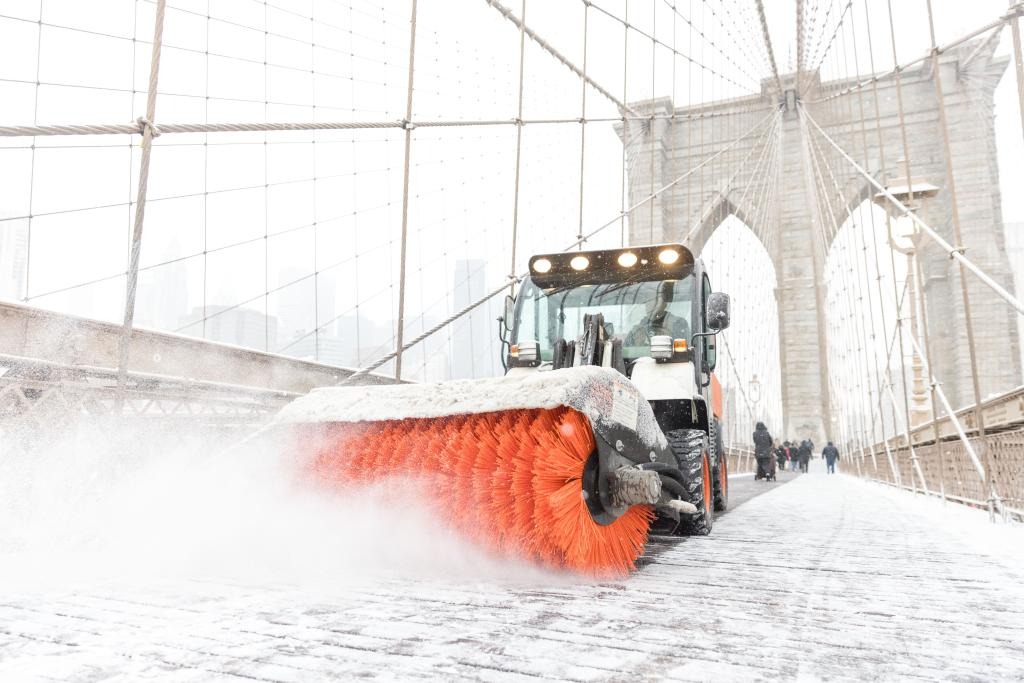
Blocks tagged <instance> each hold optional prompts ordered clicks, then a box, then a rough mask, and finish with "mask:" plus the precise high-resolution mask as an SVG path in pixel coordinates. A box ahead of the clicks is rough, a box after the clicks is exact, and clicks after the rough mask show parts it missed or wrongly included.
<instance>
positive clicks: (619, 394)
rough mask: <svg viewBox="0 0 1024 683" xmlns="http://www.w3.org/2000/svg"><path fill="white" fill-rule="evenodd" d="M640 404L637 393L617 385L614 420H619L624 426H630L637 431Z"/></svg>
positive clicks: (613, 403)
mask: <svg viewBox="0 0 1024 683" xmlns="http://www.w3.org/2000/svg"><path fill="white" fill-rule="evenodd" d="M639 406H640V404H639V399H638V398H637V396H636V394H632V393H630V392H628V391H626V390H624V389H623V388H622V387H615V396H614V398H613V400H612V415H611V418H612V420H613V421H615V422H618V423H619V424H620V425H622V426H623V427H629V428H630V429H632V430H633V431H636V413H637V408H639Z"/></svg>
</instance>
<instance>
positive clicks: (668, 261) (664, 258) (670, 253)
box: [658, 249, 679, 266]
mask: <svg viewBox="0 0 1024 683" xmlns="http://www.w3.org/2000/svg"><path fill="white" fill-rule="evenodd" d="M658 260H659V261H661V262H662V263H664V264H665V265H666V266H671V265H672V264H673V263H675V262H676V261H678V260H679V252H678V251H676V250H675V249H662V250H661V252H660V253H659V254H658Z"/></svg>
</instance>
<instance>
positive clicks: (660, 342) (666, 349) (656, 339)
mask: <svg viewBox="0 0 1024 683" xmlns="http://www.w3.org/2000/svg"><path fill="white" fill-rule="evenodd" d="M671 357H672V337H670V336H668V335H667V334H657V335H655V336H653V337H651V358H660V359H668V358H671Z"/></svg>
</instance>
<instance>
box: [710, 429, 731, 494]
mask: <svg viewBox="0 0 1024 683" xmlns="http://www.w3.org/2000/svg"><path fill="white" fill-rule="evenodd" d="M711 447H712V448H713V449H714V457H713V458H712V459H711V462H713V463H714V468H713V469H712V472H711V476H712V478H713V479H712V481H713V482H714V484H713V485H714V491H715V512H725V511H726V510H728V509H729V468H728V465H727V464H726V461H725V447H724V446H723V445H722V430H721V428H720V427H719V425H718V420H712V421H711ZM723 474H724V475H725V476H723Z"/></svg>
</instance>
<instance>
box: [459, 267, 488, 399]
mask: <svg viewBox="0 0 1024 683" xmlns="http://www.w3.org/2000/svg"><path fill="white" fill-rule="evenodd" d="M486 286H487V262H486V261H483V260H480V259H462V260H459V261H456V262H455V278H454V282H453V284H452V294H453V297H454V298H453V309H454V310H453V313H457V312H458V311H461V310H462V309H464V308H466V307H467V306H469V305H470V304H471V303H474V302H476V301H479V300H480V299H481V298H483V296H484V294H486V292H485V291H484V290H485V289H486ZM488 311H489V308H488V307H487V306H486V305H483V306H480V307H479V308H477V309H475V310H473V311H472V312H471V313H469V314H467V315H466V316H465V317H464V318H463V319H462V320H457V321H455V322H454V323H452V329H453V330H455V332H454V333H453V337H452V356H451V363H450V364H449V368H450V370H451V376H452V379H462V378H468V377H485V376H488V375H490V374H491V364H490V362H486V359H485V356H486V354H487V349H488V348H490V346H491V344H490V338H489V336H488V335H490V334H493V333H494V332H495V330H496V329H497V327H496V324H495V325H491V324H490V321H489V320H488V318H489V315H488Z"/></svg>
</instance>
